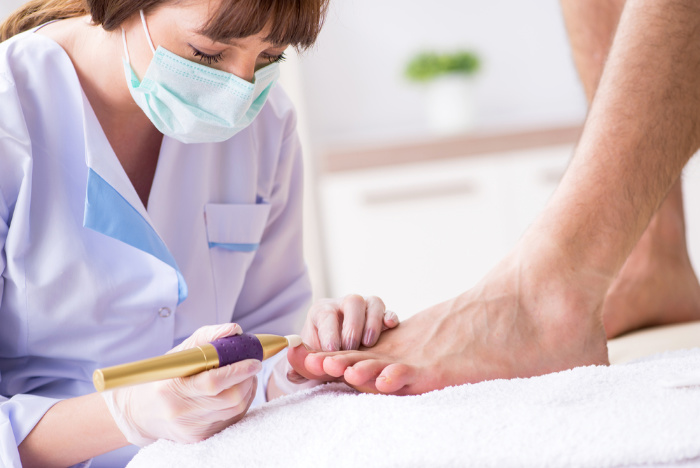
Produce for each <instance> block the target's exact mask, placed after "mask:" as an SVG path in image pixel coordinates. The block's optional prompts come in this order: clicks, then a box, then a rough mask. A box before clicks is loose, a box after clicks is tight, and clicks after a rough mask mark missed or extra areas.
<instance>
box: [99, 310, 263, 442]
mask: <svg viewBox="0 0 700 468" xmlns="http://www.w3.org/2000/svg"><path fill="white" fill-rule="evenodd" d="M241 332H242V331H241V327H240V326H239V325H237V324H234V323H227V324H223V325H213V326H208V327H202V328H200V329H199V330H197V331H196V332H194V333H193V334H192V336H190V337H189V338H187V339H186V340H185V341H183V342H182V343H181V344H180V345H178V346H177V347H175V348H173V349H172V350H170V351H169V353H172V352H175V351H181V350H183V349H188V348H194V347H195V346H200V345H203V344H206V343H209V342H211V341H214V340H215V339H217V338H222V337H225V336H230V335H238V334H240V333H241ZM261 367H262V364H261V363H260V361H257V360H255V359H248V360H246V361H241V362H237V363H235V364H231V365H229V366H224V367H220V368H217V369H212V370H209V371H206V372H201V373H199V374H196V375H193V376H190V377H184V378H176V379H170V380H162V381H158V382H150V383H146V384H142V385H135V386H131V387H123V388H117V389H114V390H111V391H107V392H102V396H103V397H104V400H105V402H106V403H107V407H108V408H109V412H110V413H111V414H112V417H113V418H114V421H115V422H116V423H117V426H118V427H119V430H120V431H121V432H122V433H123V434H124V436H125V437H126V439H127V440H128V441H129V442H130V443H132V444H134V445H138V446H140V447H143V446H145V445H148V444H150V443H152V442H155V441H156V440H157V439H168V440H172V441H175V442H180V443H193V442H199V441H201V440H204V439H206V438H208V437H210V436H212V435H214V434H216V433H217V432H220V431H221V430H223V429H225V428H227V427H228V426H230V425H231V424H234V423H236V422H237V421H239V420H240V419H241V418H242V417H243V416H244V415H245V413H246V412H247V411H248V408H249V407H250V404H251V403H252V402H253V398H254V397H255V390H256V387H257V379H256V377H255V374H257V373H258V372H259V371H260V369H261Z"/></svg>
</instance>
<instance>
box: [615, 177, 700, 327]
mask: <svg viewBox="0 0 700 468" xmlns="http://www.w3.org/2000/svg"><path fill="white" fill-rule="evenodd" d="M693 320H700V284H698V279H697V277H696V276H695V272H694V271H693V267H692V265H691V263H690V259H689V258H688V250H687V246H686V239H685V222H684V219H683V202H682V192H681V188H680V183H678V184H676V186H675V187H674V188H673V190H672V191H671V193H669V196H668V197H667V199H666V200H665V201H664V203H663V205H662V207H661V210H659V212H657V214H656V215H655V216H654V218H653V219H652V221H651V223H650V224H649V227H648V228H647V229H646V231H645V232H644V235H643V236H642V238H641V239H640V240H639V242H638V243H637V245H636V246H635V248H634V250H633V251H632V253H631V254H630V256H629V257H628V258H627V261H626V262H625V265H624V266H623V267H622V269H621V270H620V274H619V275H618V277H617V278H616V280H615V281H614V282H613V284H612V286H611V288H610V290H609V292H608V295H607V297H606V300H605V302H604V304H603V323H604V324H605V331H606V333H607V337H608V338H614V337H616V336H619V335H621V334H623V333H626V332H629V331H633V330H637V329H639V328H645V327H651V326H658V325H668V324H673V323H682V322H688V321H693Z"/></svg>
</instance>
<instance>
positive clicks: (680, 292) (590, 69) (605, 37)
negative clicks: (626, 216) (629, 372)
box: [562, 0, 700, 338]
mask: <svg viewBox="0 0 700 468" xmlns="http://www.w3.org/2000/svg"><path fill="white" fill-rule="evenodd" d="M624 4H625V0H589V1H585V2H581V1H579V0H562V13H563V15H564V19H565V21H566V25H567V30H568V34H569V39H570V42H571V48H572V51H573V56H574V61H575V63H576V68H577V70H578V74H579V77H580V79H581V83H582V85H583V88H584V91H585V93H586V97H587V99H588V102H589V104H590V103H591V102H592V101H593V97H594V96H595V93H596V90H597V88H598V83H599V82H600V77H601V75H602V73H603V67H604V65H605V60H606V59H607V56H608V53H609V52H610V47H611V45H612V42H613V37H614V35H615V31H616V29H617V25H618V23H619V20H620V16H621V14H622V10H623V6H624ZM691 320H700V284H699V283H698V280H697V277H696V276H695V272H694V271H693V267H692V265H691V263H690V259H689V257H688V248H687V244H686V238H685V220H684V212H683V192H682V189H681V182H680V179H679V180H678V181H677V182H676V184H675V185H674V186H673V188H672V189H671V192H670V193H669V195H668V196H667V197H666V199H665V201H664V202H663V204H662V205H661V207H660V208H659V211H658V212H657V213H656V214H655V215H654V217H653V218H652V220H651V222H650V223H649V226H648V227H647V229H646V231H645V232H644V234H643V236H642V238H641V239H640V240H639V242H638V243H637V245H636V246H635V248H634V250H633V251H632V253H631V254H630V256H629V258H628V259H627V261H626V263H625V265H624V266H623V268H622V270H621V271H620V274H619V275H618V276H617V278H616V280H615V282H614V283H613V285H612V287H611V288H610V291H609V293H608V296H607V299H606V301H605V303H604V306H603V322H604V324H605V330H606V333H607V336H608V338H613V337H616V336H619V335H621V334H623V333H625V332H628V331H632V330H636V329H638V328H643V327H648V326H654V325H665V324H671V323H679V322H685V321H691Z"/></svg>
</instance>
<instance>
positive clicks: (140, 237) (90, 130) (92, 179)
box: [83, 94, 187, 304]
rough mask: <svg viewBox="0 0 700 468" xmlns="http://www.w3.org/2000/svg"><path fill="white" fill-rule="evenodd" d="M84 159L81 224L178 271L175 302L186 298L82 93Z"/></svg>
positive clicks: (182, 282)
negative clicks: (85, 180) (84, 190)
mask: <svg viewBox="0 0 700 468" xmlns="http://www.w3.org/2000/svg"><path fill="white" fill-rule="evenodd" d="M83 108H84V109H85V132H84V134H85V162H86V164H87V166H88V179H87V193H86V195H85V214H84V218H83V226H85V227H87V228H89V229H92V230H94V231H96V232H99V233H101V234H104V235H106V236H109V237H112V238H114V239H117V240H119V241H122V242H124V243H126V244H128V245H131V246H132V247H135V248H137V249H139V250H142V251H143V252H146V253H148V254H150V255H153V256H154V257H156V258H157V259H159V260H161V261H162V262H164V263H166V264H168V265H170V266H171V267H172V268H173V269H174V270H175V272H176V273H177V280H178V304H180V303H182V301H184V300H185V299H186V298H187V283H186V282H185V279H184V277H183V276H182V273H181V272H180V268H178V266H177V263H176V262H175V259H174V258H173V256H172V254H171V253H170V250H168V247H167V246H166V245H165V242H163V239H162V238H161V236H160V235H159V234H158V232H157V231H156V229H155V228H154V227H153V222H152V221H151V218H150V216H149V215H148V212H147V211H146V208H145V207H144V206H143V203H142V202H141V199H140V198H139V196H138V194H137V193H136V189H134V186H133V185H132V184H131V181H130V180H129V177H128V176H127V174H126V172H125V171H124V168H123V167H122V165H121V163H120V162H119V159H118V158H117V155H116V154H114V150H113V149H112V147H111V146H110V145H109V142H108V140H107V137H106V136H105V135H104V133H103V132H101V131H95V129H101V128H102V127H101V126H100V124H99V122H98V121H97V117H96V116H95V114H94V112H93V110H92V106H91V105H90V103H89V102H88V100H87V98H86V97H85V95H84V94H83Z"/></svg>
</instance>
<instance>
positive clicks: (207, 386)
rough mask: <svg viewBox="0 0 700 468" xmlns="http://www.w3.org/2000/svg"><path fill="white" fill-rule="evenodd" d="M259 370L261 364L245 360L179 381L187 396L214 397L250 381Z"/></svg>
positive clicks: (256, 361)
mask: <svg viewBox="0 0 700 468" xmlns="http://www.w3.org/2000/svg"><path fill="white" fill-rule="evenodd" d="M261 369H262V363H261V362H260V361H258V360H257V359H246V360H245V361H240V362H236V363H234V364H229V365H228V366H223V367H219V368H217V369H212V370H209V371H206V372H200V373H199V374H195V375H193V376H191V377H186V378H184V379H180V380H181V381H182V382H183V384H184V386H185V388H186V394H187V395H188V396H200V395H201V396H214V395H218V394H220V393H221V392H222V391H224V390H226V389H228V388H231V387H233V386H234V385H238V384H240V383H241V382H243V381H245V380H246V379H250V378H251V377H253V376H255V374H257V373H258V372H260V370H261Z"/></svg>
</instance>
